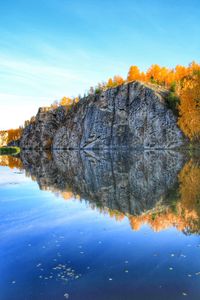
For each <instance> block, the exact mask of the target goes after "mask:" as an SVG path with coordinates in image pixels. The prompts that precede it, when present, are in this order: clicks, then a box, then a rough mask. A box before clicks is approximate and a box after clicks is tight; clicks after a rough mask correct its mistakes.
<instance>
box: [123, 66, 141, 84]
mask: <svg viewBox="0 0 200 300" xmlns="http://www.w3.org/2000/svg"><path fill="white" fill-rule="evenodd" d="M143 75H144V73H143ZM140 79H141V76H140V70H139V68H138V67H137V66H131V67H130V69H129V72H128V76H127V81H134V80H140Z"/></svg>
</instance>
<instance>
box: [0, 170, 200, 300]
mask: <svg viewBox="0 0 200 300" xmlns="http://www.w3.org/2000/svg"><path fill="white" fill-rule="evenodd" d="M0 172H1V174H3V176H1V177H0V270H1V271H0V272H1V273H0V299H1V300H25V299H28V300H33V299H34V300H39V299H40V300H50V299H53V300H54V299H56V300H59V299H75V300H79V299H81V300H85V299H86V300H90V299H91V300H94V299H97V300H98V299H103V300H104V299H105V300H107V299H108V300H111V299H113V300H119V299H120V300H126V299H127V300H129V299H131V300H132V299H136V300H149V299H152V300H157V299H159V300H160V299H162V300H165V299H166V300H169V299H175V300H176V299H177V300H178V299H184V298H186V299H192V300H195V299H200V237H199V236H198V235H190V236H187V235H185V234H183V233H182V232H180V231H178V230H176V229H175V228H169V229H166V230H161V231H160V232H153V230H152V229H151V228H150V227H149V226H148V225H144V226H142V228H141V229H140V230H138V231H133V230H132V229H131V227H130V224H129V221H128V219H127V218H124V219H123V220H122V221H121V222H118V221H116V220H115V218H110V216H109V215H108V214H105V213H100V212H99V211H98V209H92V208H91V205H90V206H89V204H87V202H86V201H84V200H82V201H80V200H79V199H75V198H71V199H68V200H64V199H63V198H62V197H59V196H58V195H56V193H55V194H54V193H52V192H50V191H41V190H40V189H39V188H38V185H37V183H36V182H34V181H31V179H30V178H27V177H26V176H25V174H24V173H23V171H22V172H19V171H17V170H16V169H14V170H10V169H9V168H7V167H0ZM2 178H3V179H2ZM1 181H2V184H1ZM86 200H87V199H86Z"/></svg>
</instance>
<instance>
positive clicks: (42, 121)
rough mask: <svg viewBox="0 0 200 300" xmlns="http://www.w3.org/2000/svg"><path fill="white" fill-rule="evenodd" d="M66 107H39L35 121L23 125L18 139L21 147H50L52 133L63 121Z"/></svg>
mask: <svg viewBox="0 0 200 300" xmlns="http://www.w3.org/2000/svg"><path fill="white" fill-rule="evenodd" d="M65 118H66V109H65V108H64V107H62V106H61V107H59V108H57V109H48V110H47V109H45V108H40V109H39V110H38V113H37V115H36V119H35V122H33V123H32V124H29V125H28V126H26V127H25V129H24V131H23V135H22V137H21V140H20V147H21V148H22V149H36V150H37V149H50V148H51V145H52V141H53V137H54V134H55V133H56V132H57V130H58V129H59V128H60V126H62V124H63V123H64V122H65Z"/></svg>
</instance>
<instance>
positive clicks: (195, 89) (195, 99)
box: [178, 74, 200, 140]
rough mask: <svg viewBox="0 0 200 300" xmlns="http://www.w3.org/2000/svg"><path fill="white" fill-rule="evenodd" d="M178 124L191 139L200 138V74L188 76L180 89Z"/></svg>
mask: <svg viewBox="0 0 200 300" xmlns="http://www.w3.org/2000/svg"><path fill="white" fill-rule="evenodd" d="M179 112H180V117H179V120H178V124H179V126H180V128H181V129H182V131H183V132H184V133H185V135H186V136H188V137H189V138H190V139H191V140H199V138H200V74H195V75H193V76H189V77H186V78H185V79H184V81H183V85H182V89H181V90H180V106H179Z"/></svg>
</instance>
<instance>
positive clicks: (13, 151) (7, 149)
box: [0, 147, 20, 155]
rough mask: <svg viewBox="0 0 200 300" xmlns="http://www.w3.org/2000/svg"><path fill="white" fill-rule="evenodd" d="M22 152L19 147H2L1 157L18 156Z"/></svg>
mask: <svg viewBox="0 0 200 300" xmlns="http://www.w3.org/2000/svg"><path fill="white" fill-rule="evenodd" d="M19 152H20V148H19V147H1V148H0V155H6V154H7V155H16V154H18V153H19Z"/></svg>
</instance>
